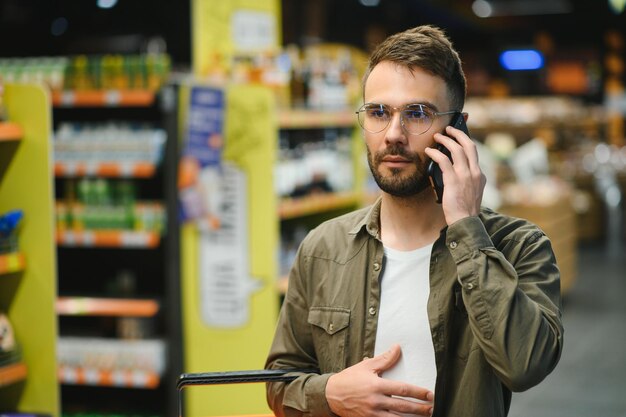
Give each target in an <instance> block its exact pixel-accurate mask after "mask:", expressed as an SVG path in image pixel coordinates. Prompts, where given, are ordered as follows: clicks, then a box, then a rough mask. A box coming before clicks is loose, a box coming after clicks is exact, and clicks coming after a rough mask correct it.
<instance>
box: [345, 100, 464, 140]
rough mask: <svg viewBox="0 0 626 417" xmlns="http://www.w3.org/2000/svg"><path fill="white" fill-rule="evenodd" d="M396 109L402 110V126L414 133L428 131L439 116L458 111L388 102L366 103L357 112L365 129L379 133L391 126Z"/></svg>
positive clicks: (408, 131) (418, 133) (417, 104)
mask: <svg viewBox="0 0 626 417" xmlns="http://www.w3.org/2000/svg"><path fill="white" fill-rule="evenodd" d="M394 111H399V112H400V124H401V126H402V127H403V128H404V130H405V131H406V132H407V133H410V134H412V135H421V134H422V133H425V132H427V131H428V129H430V127H431V126H432V125H433V122H434V121H435V119H436V118H437V117H438V116H444V115H446V114H454V113H458V112H457V111H456V110H453V111H444V112H436V111H434V110H433V109H431V108H430V107H428V106H427V105H425V104H419V103H411V104H406V105H404V106H402V107H399V108H398V107H391V106H388V105H386V104H378V103H366V104H364V105H362V106H361V108H359V110H358V111H357V112H356V114H357V116H358V119H359V124H360V125H361V127H362V128H363V129H365V130H366V131H368V132H370V133H379V132H382V131H383V130H385V129H386V128H387V127H388V126H389V123H391V118H392V117H393V112H394Z"/></svg>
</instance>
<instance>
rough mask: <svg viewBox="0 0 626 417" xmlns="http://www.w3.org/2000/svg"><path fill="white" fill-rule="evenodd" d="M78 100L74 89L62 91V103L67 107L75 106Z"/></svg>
mask: <svg viewBox="0 0 626 417" xmlns="http://www.w3.org/2000/svg"><path fill="white" fill-rule="evenodd" d="M75 102H76V95H75V94H74V92H73V91H63V92H62V93H61V105H62V106H65V107H70V106H73V105H74V103H75Z"/></svg>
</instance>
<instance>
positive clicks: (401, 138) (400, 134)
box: [385, 112, 406, 143]
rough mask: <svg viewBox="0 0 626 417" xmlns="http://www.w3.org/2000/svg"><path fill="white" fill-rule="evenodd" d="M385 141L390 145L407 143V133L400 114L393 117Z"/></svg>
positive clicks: (397, 113) (396, 113)
mask: <svg viewBox="0 0 626 417" xmlns="http://www.w3.org/2000/svg"><path fill="white" fill-rule="evenodd" d="M385 140H386V141H387V142H388V143H395V142H402V143H404V142H406V132H405V131H404V128H403V127H402V119H401V118H400V113H399V112H395V113H394V114H393V115H392V116H391V120H390V121H389V126H388V127H387V132H386V133H385Z"/></svg>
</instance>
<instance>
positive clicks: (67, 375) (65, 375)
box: [61, 366, 78, 384]
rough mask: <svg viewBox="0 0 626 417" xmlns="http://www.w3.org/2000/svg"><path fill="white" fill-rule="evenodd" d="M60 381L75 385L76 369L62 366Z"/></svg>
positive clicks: (76, 379) (76, 378)
mask: <svg viewBox="0 0 626 417" xmlns="http://www.w3.org/2000/svg"><path fill="white" fill-rule="evenodd" d="M61 380H62V381H63V382H65V383H67V384H75V383H76V382H77V381H78V372H77V371H76V368H74V367H70V366H64V367H63V370H62V372H61Z"/></svg>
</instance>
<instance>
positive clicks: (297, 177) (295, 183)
mask: <svg viewBox="0 0 626 417" xmlns="http://www.w3.org/2000/svg"><path fill="white" fill-rule="evenodd" d="M350 134H351V132H350V129H325V130H324V131H323V132H322V136H321V137H320V136H319V134H315V135H317V139H313V138H312V136H313V134H312V133H311V132H309V131H289V132H288V133H287V132H286V131H283V132H281V139H280V149H279V157H278V163H277V164H276V166H275V168H274V179H275V180H274V181H275V185H274V187H275V190H276V192H277V194H278V195H279V196H281V197H303V196H306V195H310V194H317V193H330V192H342V191H348V190H351V189H352V187H353V184H354V169H353V162H352V153H351V146H352V145H351V143H352V142H351V141H352V139H351V137H350ZM313 137H314V136H313Z"/></svg>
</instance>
